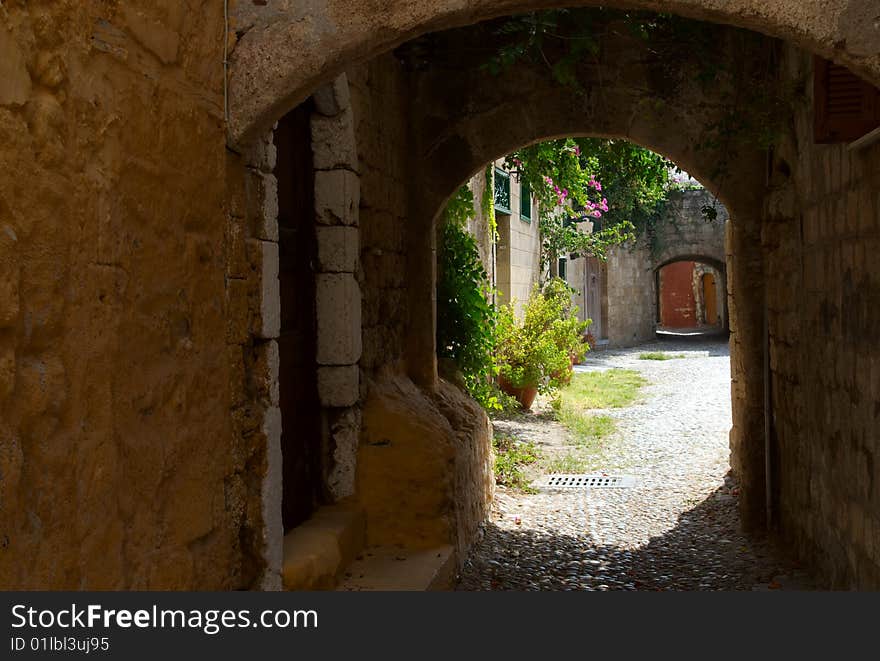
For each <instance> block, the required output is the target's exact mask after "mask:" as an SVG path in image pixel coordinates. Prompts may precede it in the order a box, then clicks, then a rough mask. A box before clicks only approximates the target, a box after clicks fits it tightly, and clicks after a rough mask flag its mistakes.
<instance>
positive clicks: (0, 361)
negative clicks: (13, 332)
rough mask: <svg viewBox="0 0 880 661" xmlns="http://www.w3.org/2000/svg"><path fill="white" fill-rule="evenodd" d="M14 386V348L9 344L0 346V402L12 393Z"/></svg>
mask: <svg viewBox="0 0 880 661" xmlns="http://www.w3.org/2000/svg"><path fill="white" fill-rule="evenodd" d="M14 388H15V350H14V349H13V348H12V347H11V346H6V347H0V402H2V401H3V400H4V399H6V398H7V397H9V395H11V394H12V390H13V389H14Z"/></svg>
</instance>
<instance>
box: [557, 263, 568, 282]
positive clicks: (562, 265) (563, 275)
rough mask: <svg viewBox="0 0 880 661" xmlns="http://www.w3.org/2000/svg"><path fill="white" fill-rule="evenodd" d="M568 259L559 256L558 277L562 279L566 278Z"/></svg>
mask: <svg viewBox="0 0 880 661" xmlns="http://www.w3.org/2000/svg"><path fill="white" fill-rule="evenodd" d="M567 266H568V260H567V259H566V258H565V257H560V258H559V277H560V278H562V279H563V280H567V279H568V278H567V268H566V267H567Z"/></svg>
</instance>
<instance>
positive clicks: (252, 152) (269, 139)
mask: <svg viewBox="0 0 880 661" xmlns="http://www.w3.org/2000/svg"><path fill="white" fill-rule="evenodd" d="M274 138H275V136H274V134H273V133H272V132H271V131H270V132H269V133H267V134H266V135H264V136H263V137H262V138H259V139H258V140H254V142H253V144H252V145H250V146H249V148H248V150H247V151H246V152H245V153H244V158H245V162H246V163H247V164H248V165H249V166H251V167H254V168H257V169H258V170H261V171H262V172H272V171H273V170H274V169H275V163H276V162H277V159H278V150H277V149H276V148H275V141H274Z"/></svg>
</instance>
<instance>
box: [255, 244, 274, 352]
mask: <svg viewBox="0 0 880 661" xmlns="http://www.w3.org/2000/svg"><path fill="white" fill-rule="evenodd" d="M248 255H249V258H250V261H251V265H252V267H251V268H252V269H253V270H254V272H255V276H256V278H257V280H258V282H257V284H256V298H257V300H256V301H255V303H254V305H253V306H252V310H251V312H252V317H251V318H252V321H251V331H252V332H253V334H254V335H256V336H257V337H262V338H264V339H271V338H276V337H278V334H279V333H280V332H281V284H280V282H279V280H278V244H277V243H272V242H271V241H255V240H251V241H249V242H248Z"/></svg>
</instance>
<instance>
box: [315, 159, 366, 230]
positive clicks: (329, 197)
mask: <svg viewBox="0 0 880 661" xmlns="http://www.w3.org/2000/svg"><path fill="white" fill-rule="evenodd" d="M360 200H361V195H360V179H359V178H358V176H357V175H356V174H355V173H354V172H352V171H351V170H325V171H320V172H315V214H316V215H317V221H318V223H320V224H321V225H355V226H356V225H357V224H358V207H359V206H360Z"/></svg>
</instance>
